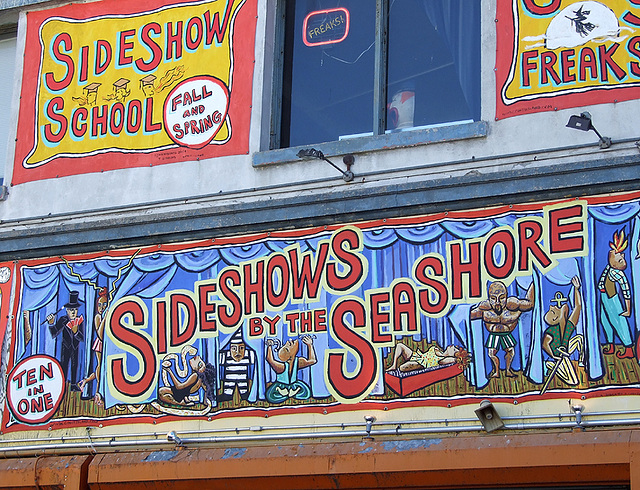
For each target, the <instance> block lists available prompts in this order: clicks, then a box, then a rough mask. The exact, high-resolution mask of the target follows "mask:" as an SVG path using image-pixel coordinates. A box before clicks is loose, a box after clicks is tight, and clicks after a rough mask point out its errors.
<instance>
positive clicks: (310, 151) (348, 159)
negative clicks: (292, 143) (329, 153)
mask: <svg viewBox="0 0 640 490" xmlns="http://www.w3.org/2000/svg"><path fill="white" fill-rule="evenodd" d="M297 157H298V158H307V159H311V158H318V159H320V160H324V161H325V162H327V163H328V164H329V165H331V166H332V167H333V168H335V169H336V170H337V171H338V172H340V173H341V174H342V179H343V180H344V181H345V182H351V181H352V180H353V177H354V175H353V172H352V171H351V165H353V163H354V162H355V157H354V156H353V155H345V156H343V157H342V161H343V162H344V164H345V165H346V166H347V170H346V171H345V170H342V169H341V168H340V167H338V166H337V165H336V164H335V163H333V162H332V161H331V160H329V159H328V158H327V157H325V156H324V153H322V152H321V151H320V150H316V149H315V148H303V149H302V150H300V151H299V152H298V153H297Z"/></svg>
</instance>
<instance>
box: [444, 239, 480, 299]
mask: <svg viewBox="0 0 640 490" xmlns="http://www.w3.org/2000/svg"><path fill="white" fill-rule="evenodd" d="M450 252H451V253H450V257H451V289H452V290H453V291H452V298H453V299H456V300H458V299H462V298H464V291H463V283H464V281H463V275H467V276H468V282H469V284H468V293H469V295H468V296H469V297H470V298H479V297H480V295H481V294H482V293H481V290H482V288H481V282H482V281H481V274H480V243H478V242H472V243H470V244H469V261H468V262H463V261H462V246H461V245H460V244H459V243H452V244H451V250H450Z"/></svg>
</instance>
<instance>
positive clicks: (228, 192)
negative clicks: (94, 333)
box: [0, 0, 640, 231]
mask: <svg viewBox="0 0 640 490" xmlns="http://www.w3.org/2000/svg"><path fill="white" fill-rule="evenodd" d="M482 3H483V17H482V28H483V29H482V30H483V36H482V119H483V120H484V121H486V122H487V123H488V135H487V136H486V137H481V138H473V139H467V140H460V141H455V142H448V143H434V144H429V145H422V146H416V147H412V148H401V149H393V150H380V151H374V152H370V153H364V154H357V155H356V161H355V165H354V167H353V171H354V173H355V174H356V178H355V180H354V181H353V182H351V183H345V182H343V181H342V179H341V178H340V176H339V175H338V174H337V173H336V172H335V170H334V169H332V168H331V167H330V166H329V165H327V164H326V163H324V162H322V161H305V162H303V161H296V162H291V163H284V164H280V165H273V166H265V167H261V168H255V167H254V166H253V165H252V155H251V154H252V153H253V152H256V151H260V150H264V149H265V145H266V141H267V139H268V125H269V100H270V93H269V89H270V83H271V80H270V77H271V70H272V68H273V62H272V56H273V55H272V51H273V36H274V25H273V23H274V20H273V11H267V9H268V8H269V9H271V8H272V6H273V4H274V2H272V1H271V0H259V1H258V22H257V33H256V46H255V59H256V63H255V71H254V83H253V112H252V116H251V129H250V154H249V155H239V156H229V157H222V158H216V159H211V160H205V161H199V162H193V161H191V162H182V163H174V164H166V165H159V166H154V167H143V168H132V169H125V170H115V171H107V172H103V173H94V174H85V175H78V176H73V177H62V178H56V179H48V180H41V181H35V182H30V183H26V184H20V185H16V186H13V187H10V188H9V196H8V198H7V200H6V201H4V202H0V221H1V222H2V224H0V231H1V230H2V229H3V228H4V229H7V228H10V227H14V228H15V227H16V226H38V223H42V220H45V221H47V220H52V219H56V218H57V217H65V219H68V218H70V217H73V218H74V219H80V220H87V219H89V220H90V219H99V217H100V215H101V214H102V213H104V212H119V211H124V210H125V209H126V208H131V207H140V209H141V210H143V212H145V213H149V214H153V213H156V212H159V210H165V211H166V209H168V208H171V207H172V206H175V207H176V208H185V207H190V206H195V207H197V206H203V205H207V206H216V205H219V204H220V205H223V204H228V203H229V202H241V201H255V202H256V206H259V203H260V201H261V200H267V199H271V198H273V197H274V196H286V195H292V196H293V195H299V194H313V193H314V192H317V191H320V190H322V191H323V192H326V191H327V189H332V188H335V189H343V188H344V187H345V186H349V187H351V188H359V189H361V190H362V192H364V193H366V192H369V189H372V188H375V187H379V186H383V185H388V184H389V183H392V182H410V181H412V180H421V181H424V180H426V179H435V178H443V177H449V176H455V175H461V174H465V173H468V172H480V173H485V172H486V173H491V172H495V171H500V170H502V169H505V170H507V169H517V168H531V171H532V172H535V168H536V167H537V166H541V165H552V164H558V163H563V162H571V161H583V162H585V164H586V162H588V161H589V160H591V159H598V158H603V156H604V155H609V156H614V155H615V156H617V155H632V154H637V152H638V149H637V147H636V146H635V145H634V144H633V143H634V142H633V139H634V138H636V137H637V136H638V129H637V124H635V123H633V121H637V117H638V116H637V114H638V113H639V110H640V102H639V101H638V100H633V101H628V102H620V103H616V104H602V105H593V106H589V107H578V108H574V109H568V110H559V111H551V112H543V113H538V114H532V115H523V116H517V117H511V118H507V119H504V120H500V121H496V120H495V105H496V102H495V97H496V81H495V73H494V66H495V52H496V27H495V15H496V12H495V8H496V7H495V2H494V1H490V0H482ZM23 22H24V16H23V18H22V19H21V27H20V30H19V35H18V51H19V53H18V59H19V58H20V57H21V53H22V50H23V49H24V25H23ZM19 86H20V70H16V76H15V80H14V86H13V100H14V101H17V100H18V94H19ZM8 90H10V88H8ZM583 110H588V111H589V112H590V113H591V114H592V116H593V121H594V124H595V125H596V127H597V128H598V129H599V131H600V132H601V133H603V134H605V135H606V136H609V137H611V138H613V140H614V141H616V142H618V143H616V144H614V146H613V147H612V148H610V149H608V150H600V149H599V148H598V147H597V144H596V143H597V138H596V136H595V135H594V133H592V132H580V131H575V130H571V129H568V128H566V127H565V125H566V123H567V121H568V119H569V116H570V115H571V114H578V113H580V112H581V111H583ZM16 121H17V104H15V103H14V109H13V113H12V117H11V124H12V127H11V128H10V129H11V131H13V132H15V125H16ZM621 141H622V142H621ZM576 145H578V146H579V145H587V146H584V147H582V148H575V146H576ZM10 151H11V149H10ZM336 160H337V161H338V162H340V159H336ZM11 172H12V168H11V162H10V161H9V163H8V164H7V166H6V167H5V171H4V175H5V183H8V182H10V180H11ZM71 190H73V191H72V192H70V191H71ZM32 218H35V219H36V220H35V221H31V220H30V219H32Z"/></svg>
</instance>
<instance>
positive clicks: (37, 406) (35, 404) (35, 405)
mask: <svg viewBox="0 0 640 490" xmlns="http://www.w3.org/2000/svg"><path fill="white" fill-rule="evenodd" d="M43 411H44V400H43V399H42V397H41V396H39V397H37V398H32V399H31V413H42V412H43Z"/></svg>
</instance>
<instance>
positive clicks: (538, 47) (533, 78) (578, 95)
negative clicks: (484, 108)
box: [496, 0, 640, 118]
mask: <svg viewBox="0 0 640 490" xmlns="http://www.w3.org/2000/svg"><path fill="white" fill-rule="evenodd" d="M497 5H498V14H497V19H496V21H497V24H496V25H497V37H498V40H497V42H498V48H497V59H496V75H497V78H496V79H497V83H498V86H497V97H496V100H497V108H496V117H498V118H505V117H510V116H516V115H519V114H526V113H532V112H541V111H550V110H557V109H565V108H570V107H577V106H583V105H590V104H601V103H610V102H617V101H623V100H631V99H637V98H638V97H640V88H639V87H640V2H638V1H637V0H601V1H594V0H498V4H497Z"/></svg>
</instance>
